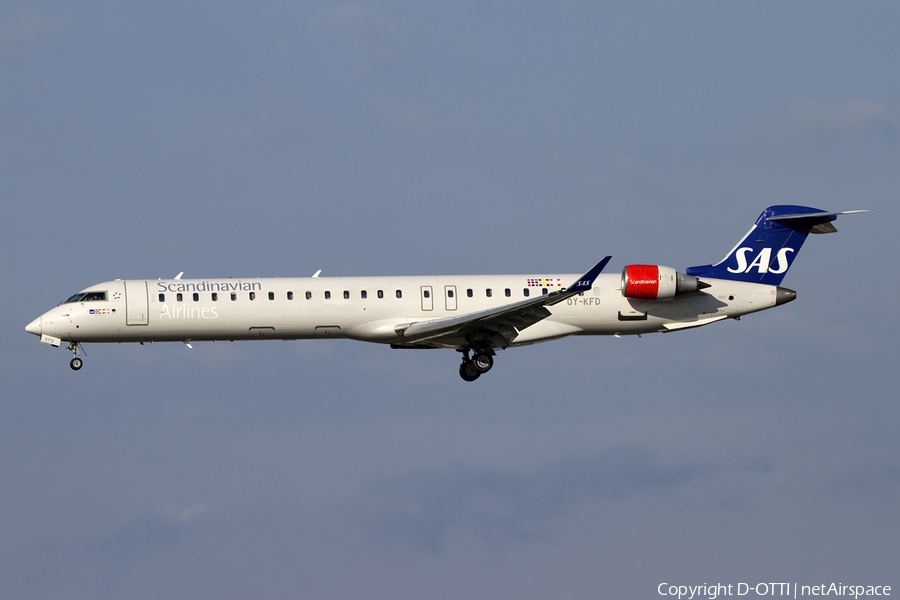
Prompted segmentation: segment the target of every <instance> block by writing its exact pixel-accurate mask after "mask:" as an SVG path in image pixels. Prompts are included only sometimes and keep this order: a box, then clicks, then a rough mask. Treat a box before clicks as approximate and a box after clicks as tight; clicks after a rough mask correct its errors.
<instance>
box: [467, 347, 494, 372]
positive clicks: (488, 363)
mask: <svg viewBox="0 0 900 600" xmlns="http://www.w3.org/2000/svg"><path fill="white" fill-rule="evenodd" d="M472 366H473V367H475V370H476V371H478V372H479V373H487V372H488V371H490V370H491V367H493V366H494V357H493V356H491V355H490V354H488V353H487V352H476V353H475V356H473V357H472Z"/></svg>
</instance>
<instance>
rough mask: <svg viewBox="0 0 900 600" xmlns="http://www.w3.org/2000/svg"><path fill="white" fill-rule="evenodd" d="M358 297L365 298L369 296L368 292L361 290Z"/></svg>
mask: <svg viewBox="0 0 900 600" xmlns="http://www.w3.org/2000/svg"><path fill="white" fill-rule="evenodd" d="M359 297H360V298H362V299H363V300H365V299H366V298H368V297H369V294H368V292H366V290H363V291H361V292H360V293H359Z"/></svg>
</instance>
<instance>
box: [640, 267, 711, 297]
mask: <svg viewBox="0 0 900 600" xmlns="http://www.w3.org/2000/svg"><path fill="white" fill-rule="evenodd" d="M705 287H709V284H706V283H703V282H701V281H700V280H699V279H697V278H696V277H694V276H693V275H685V274H684V273H679V272H678V271H676V270H675V269H673V268H672V267H661V266H659V265H628V266H626V267H625V268H624V269H622V295H623V296H625V297H626V298H640V299H643V300H668V299H670V298H674V297H675V296H680V295H681V294H690V293H693V292H697V291H700V290H702V289H703V288H705Z"/></svg>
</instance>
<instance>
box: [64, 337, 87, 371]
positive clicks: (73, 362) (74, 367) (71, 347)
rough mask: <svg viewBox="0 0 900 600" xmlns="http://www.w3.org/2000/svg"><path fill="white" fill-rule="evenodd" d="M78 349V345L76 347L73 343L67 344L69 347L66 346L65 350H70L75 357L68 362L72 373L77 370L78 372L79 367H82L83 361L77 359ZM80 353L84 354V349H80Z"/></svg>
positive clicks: (76, 343) (75, 343)
mask: <svg viewBox="0 0 900 600" xmlns="http://www.w3.org/2000/svg"><path fill="white" fill-rule="evenodd" d="M79 348H81V346H79V345H78V342H75V341H72V342H69V345H68V346H66V350H71V351H72V354H74V355H75V356H74V357H73V358H72V360H70V361H69V366H70V367H72V370H73V371H77V370H79V369H80V368H81V367H83V366H84V361H83V360H82V359H80V358H78V349H79ZM81 351H82V353H83V352H84V348H81Z"/></svg>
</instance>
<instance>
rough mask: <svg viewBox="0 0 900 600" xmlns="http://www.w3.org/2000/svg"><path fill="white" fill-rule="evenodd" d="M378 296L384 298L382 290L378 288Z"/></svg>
mask: <svg viewBox="0 0 900 600" xmlns="http://www.w3.org/2000/svg"><path fill="white" fill-rule="evenodd" d="M378 297H379V298H384V290H378Z"/></svg>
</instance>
